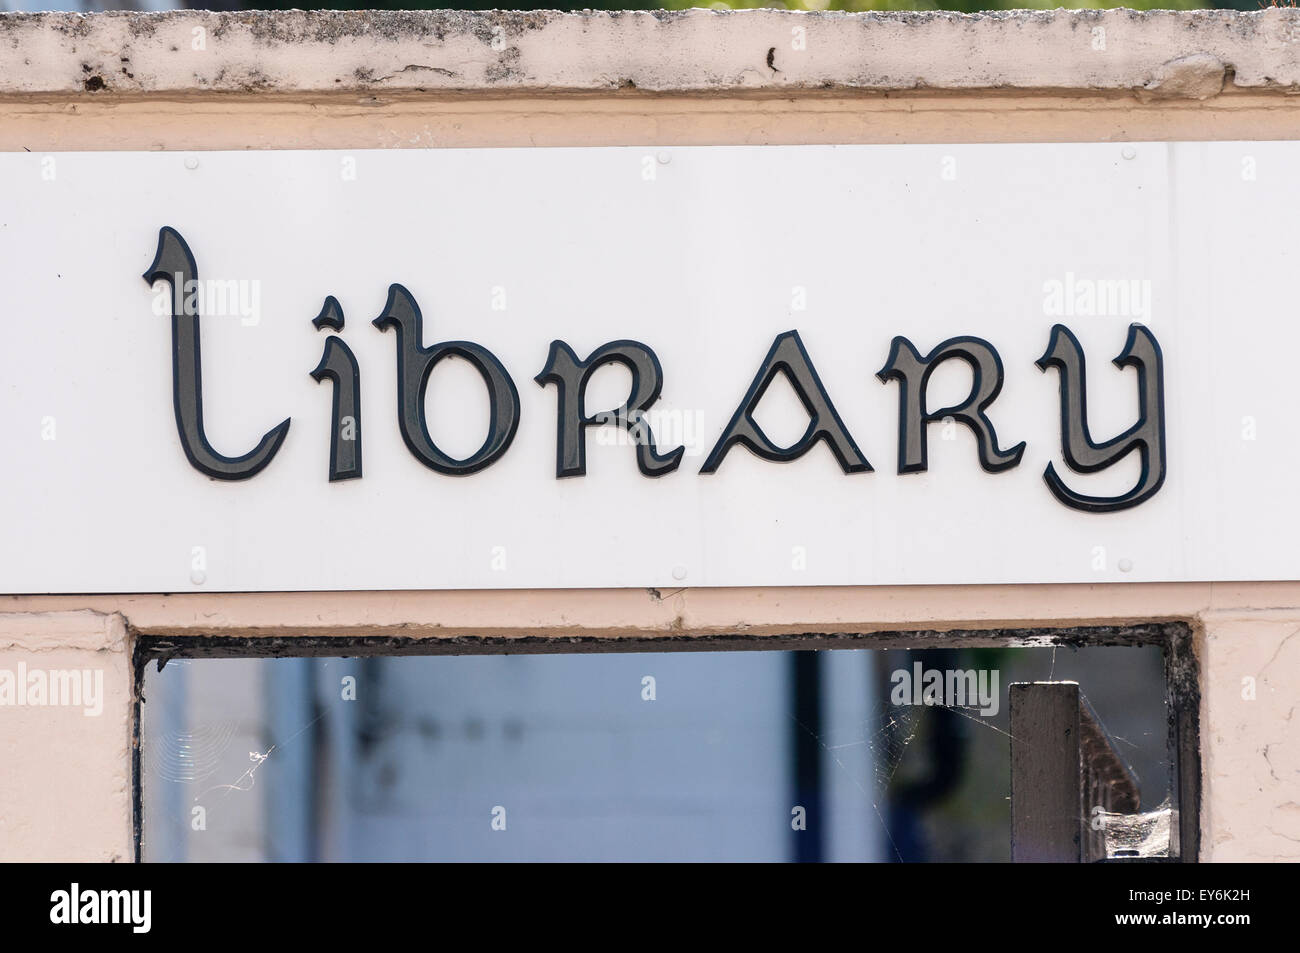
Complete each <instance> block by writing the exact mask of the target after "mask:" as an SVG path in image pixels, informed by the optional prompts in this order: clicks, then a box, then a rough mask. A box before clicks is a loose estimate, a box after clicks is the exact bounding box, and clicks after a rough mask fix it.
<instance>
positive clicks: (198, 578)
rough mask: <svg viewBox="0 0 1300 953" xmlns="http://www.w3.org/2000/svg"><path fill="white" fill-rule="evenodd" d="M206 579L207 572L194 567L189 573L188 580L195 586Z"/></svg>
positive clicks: (201, 583)
mask: <svg viewBox="0 0 1300 953" xmlns="http://www.w3.org/2000/svg"><path fill="white" fill-rule="evenodd" d="M207 581H208V574H207V573H205V572H203V571H202V570H199V569H196V570H194V572H192V573H190V582H192V583H194V585H196V586H201V585H203V584H204V583H205V582H207Z"/></svg>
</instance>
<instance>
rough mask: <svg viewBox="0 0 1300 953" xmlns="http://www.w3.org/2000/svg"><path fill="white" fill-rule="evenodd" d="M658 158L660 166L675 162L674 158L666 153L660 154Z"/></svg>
mask: <svg viewBox="0 0 1300 953" xmlns="http://www.w3.org/2000/svg"><path fill="white" fill-rule="evenodd" d="M656 158H657V159H658V160H659V164H660V165H667V164H668V163H669V162H671V161H672V160H673V157H672V156H670V155H669V154H668V153H666V152H661V153H659V155H658V156H656Z"/></svg>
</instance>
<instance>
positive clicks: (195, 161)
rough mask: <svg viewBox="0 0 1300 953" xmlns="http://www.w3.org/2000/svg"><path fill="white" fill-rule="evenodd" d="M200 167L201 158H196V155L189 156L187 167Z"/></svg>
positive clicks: (186, 161) (186, 162)
mask: <svg viewBox="0 0 1300 953" xmlns="http://www.w3.org/2000/svg"><path fill="white" fill-rule="evenodd" d="M198 167H199V160H198V159H196V158H194V156H189V157H188V158H187V159H186V160H185V168H187V169H191V170H193V169H197V168H198Z"/></svg>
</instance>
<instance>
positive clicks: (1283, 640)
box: [0, 9, 1300, 860]
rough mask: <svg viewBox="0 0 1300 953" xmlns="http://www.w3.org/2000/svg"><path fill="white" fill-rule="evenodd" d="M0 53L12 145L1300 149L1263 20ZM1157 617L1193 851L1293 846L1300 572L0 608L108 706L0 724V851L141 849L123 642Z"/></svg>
mask: <svg viewBox="0 0 1300 953" xmlns="http://www.w3.org/2000/svg"><path fill="white" fill-rule="evenodd" d="M800 29H802V30H803V33H802V35H801V34H800V33H799V30H800ZM1098 30H1100V31H1101V33H1098V32H1097V31H1098ZM0 38H3V39H4V40H5V42H3V43H0V149H4V150H12V151H17V150H24V149H28V150H31V151H38V152H43V151H57V150H82V149H156V150H173V151H201V150H205V149H243V148H250V149H274V148H331V149H346V148H374V147H385V148H389V147H391V148H403V147H426V148H427V147H438V146H512V145H612V144H619V145H631V144H637V145H651V146H654V145H673V144H741V143H747V144H762V143H826V142H844V143H867V142H945V141H946V142H953V141H964V142H976V141H978V142H997V141H1008V142H1011V141H1014V142H1031V141H1033V142H1036V141H1123V140H1131V141H1142V140H1169V139H1291V138H1300V111H1297V110H1295V109H1294V107H1293V105H1292V103H1291V101H1290V100H1289V98H1288V96H1287V93H1290V92H1295V91H1296V90H1295V86H1296V83H1297V80H1298V79H1300V46H1298V45H1297V43H1296V40H1297V39H1298V38H1300V13H1298V12H1297V11H1290V10H1285V9H1282V10H1267V11H1262V12H1259V13H1251V14H1237V13H1230V12H1214V13H1192V14H1170V13H1159V14H1156V13H1151V14H1134V13H1132V12H1129V11H1115V12H1092V11H1090V12H1086V13H1069V12H1054V13H1053V12H1048V13H1017V14H1007V15H1001V14H1000V15H997V16H958V15H950V14H933V15H924V14H905V15H897V16H892V15H882V14H867V15H860V16H859V15H840V14H825V15H822V14H795V13H776V12H770V11H744V12H736V13H727V14H721V13H714V12H705V11H697V12H689V13H675V14H670V15H662V16H660V15H655V14H622V15H606V14H595V15H584V14H574V15H559V14H454V13H453V14H389V15H384V14H374V13H366V14H284V15H280V16H279V17H278V18H275V17H273V16H272V15H265V14H230V15H217V14H201V13H175V14H160V15H138V14H124V15H116V14H112V15H95V16H88V17H78V16H75V15H57V14H56V15H18V14H12V15H3V16H0ZM801 39H802V43H803V46H802V48H799V47H797V46H796V45H795V44H796V43H798V42H800V40H801ZM200 41H201V42H200ZM769 52H770V53H772V56H771V57H770V60H771V62H772V64H773V65H772V66H769V65H768V62H769V56H768V54H769ZM1223 240H1225V241H1238V240H1244V238H1242V237H1239V236H1224V239H1223ZM936 267H941V264H940V263H936ZM30 425H31V426H32V427H38V426H39V421H32V422H30ZM1174 544H1175V543H1173V542H1172V541H1171V545H1174ZM1169 619H1182V620H1188V621H1190V622H1191V623H1193V625H1194V626H1195V628H1196V631H1197V651H1198V655H1199V661H1200V664H1201V694H1202V711H1201V719H1202V720H1201V725H1202V762H1203V763H1202V767H1203V771H1204V789H1203V802H1202V818H1201V825H1202V857H1203V859H1209V860H1266V859H1289V860H1296V859H1300V735H1298V734H1297V733H1296V732H1295V730H1294V725H1293V724H1292V718H1293V717H1294V714H1295V708H1296V704H1297V700H1298V699H1297V692H1296V689H1295V687H1294V678H1295V676H1297V675H1300V639H1296V638H1294V636H1295V635H1296V633H1297V632H1298V631H1300V583H1281V584H1260V583H1254V584H1252V583H1245V584H1176V585H1136V584H1134V585H1116V584H1100V583H1099V584H1098V585H1077V586H998V587H917V588H906V589H904V588H875V589H868V588H831V589H818V590H793V589H768V590H754V589H729V590H693V589H683V590H680V591H677V592H671V593H667V594H663V593H659V592H656V591H647V590H639V589H638V590H608V591H568V592H527V591H515V592H507V593H494V594H492V595H491V596H490V597H488V598H485V597H482V596H480V595H479V594H476V593H472V592H445V593H414V592H405V593H336V594H313V595H294V594H268V595H229V596H227V595H221V594H216V593H188V594H183V595H138V596H113V597H96V596H84V597H79V596H66V597H45V596H39V595H32V596H12V597H4V598H0V669H12V670H17V668H18V666H19V665H20V664H21V665H26V666H30V667H44V668H46V669H72V668H96V669H102V671H103V702H104V704H103V709H102V712H101V713H100V714H99V715H95V716H88V715H84V714H82V712H81V711H80V710H76V709H60V710H44V709H36V708H27V709H18V708H14V709H10V710H3V711H0V719H3V722H2V723H0V750H2V751H3V754H4V764H5V770H4V771H3V772H0V835H2V836H0V859H18V858H23V859H88V860H89V859H103V860H107V859H119V860H125V859H129V858H130V857H131V855H132V838H131V797H130V785H129V779H130V776H131V774H130V766H131V750H132V749H131V740H130V730H131V725H130V704H129V702H130V700H131V697H132V694H131V693H132V690H133V689H132V679H131V671H130V665H129V648H130V645H131V639H132V638H133V637H134V636H135V635H137V634H156V635H167V636H171V637H176V638H185V637H186V636H200V635H202V636H212V635H218V636H223V635H224V636H260V637H277V638H287V639H292V638H296V637H302V636H308V635H316V636H321V637H326V638H328V637H339V636H343V637H346V636H351V635H356V634H359V633H362V632H368V633H374V632H376V631H389V632H397V631H400V632H401V633H402V634H404V635H406V636H418V637H421V638H429V639H445V638H449V637H469V638H484V637H492V638H498V637H500V638H522V637H543V638H545V637H547V636H555V635H563V636H565V637H572V636H574V635H579V636H586V637H590V638H592V639H596V640H600V643H599V644H602V645H604V644H607V645H610V646H616V645H617V644H618V640H619V639H622V638H627V637H632V636H634V637H639V638H655V639H658V638H663V639H679V638H689V637H691V636H694V635H719V634H726V635H736V634H740V635H745V636H749V637H753V638H755V639H764V638H768V639H774V638H780V637H782V636H787V635H798V634H804V633H856V634H861V635H862V636H863V637H864V638H867V639H870V637H871V635H870V634H871V633H873V632H882V631H890V630H900V629H922V630H935V629H938V630H942V629H952V628H963V629H972V628H975V629H984V628H990V629H991V628H1005V627H1013V626H1024V627H1035V626H1065V625H1073V624H1079V623H1092V624H1099V623H1104V624H1111V623H1114V624H1121V623H1130V622H1141V621H1149V620H1169ZM1248 680H1253V684H1252V682H1250V681H1248ZM1252 689H1253V690H1252Z"/></svg>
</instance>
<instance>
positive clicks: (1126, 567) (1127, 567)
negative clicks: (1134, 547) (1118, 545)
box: [1119, 559, 1133, 572]
mask: <svg viewBox="0 0 1300 953" xmlns="http://www.w3.org/2000/svg"><path fill="white" fill-rule="evenodd" d="M1132 569H1133V560H1131V559H1121V560H1120V561H1119V571H1120V572H1129V571H1131V570H1132Z"/></svg>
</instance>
